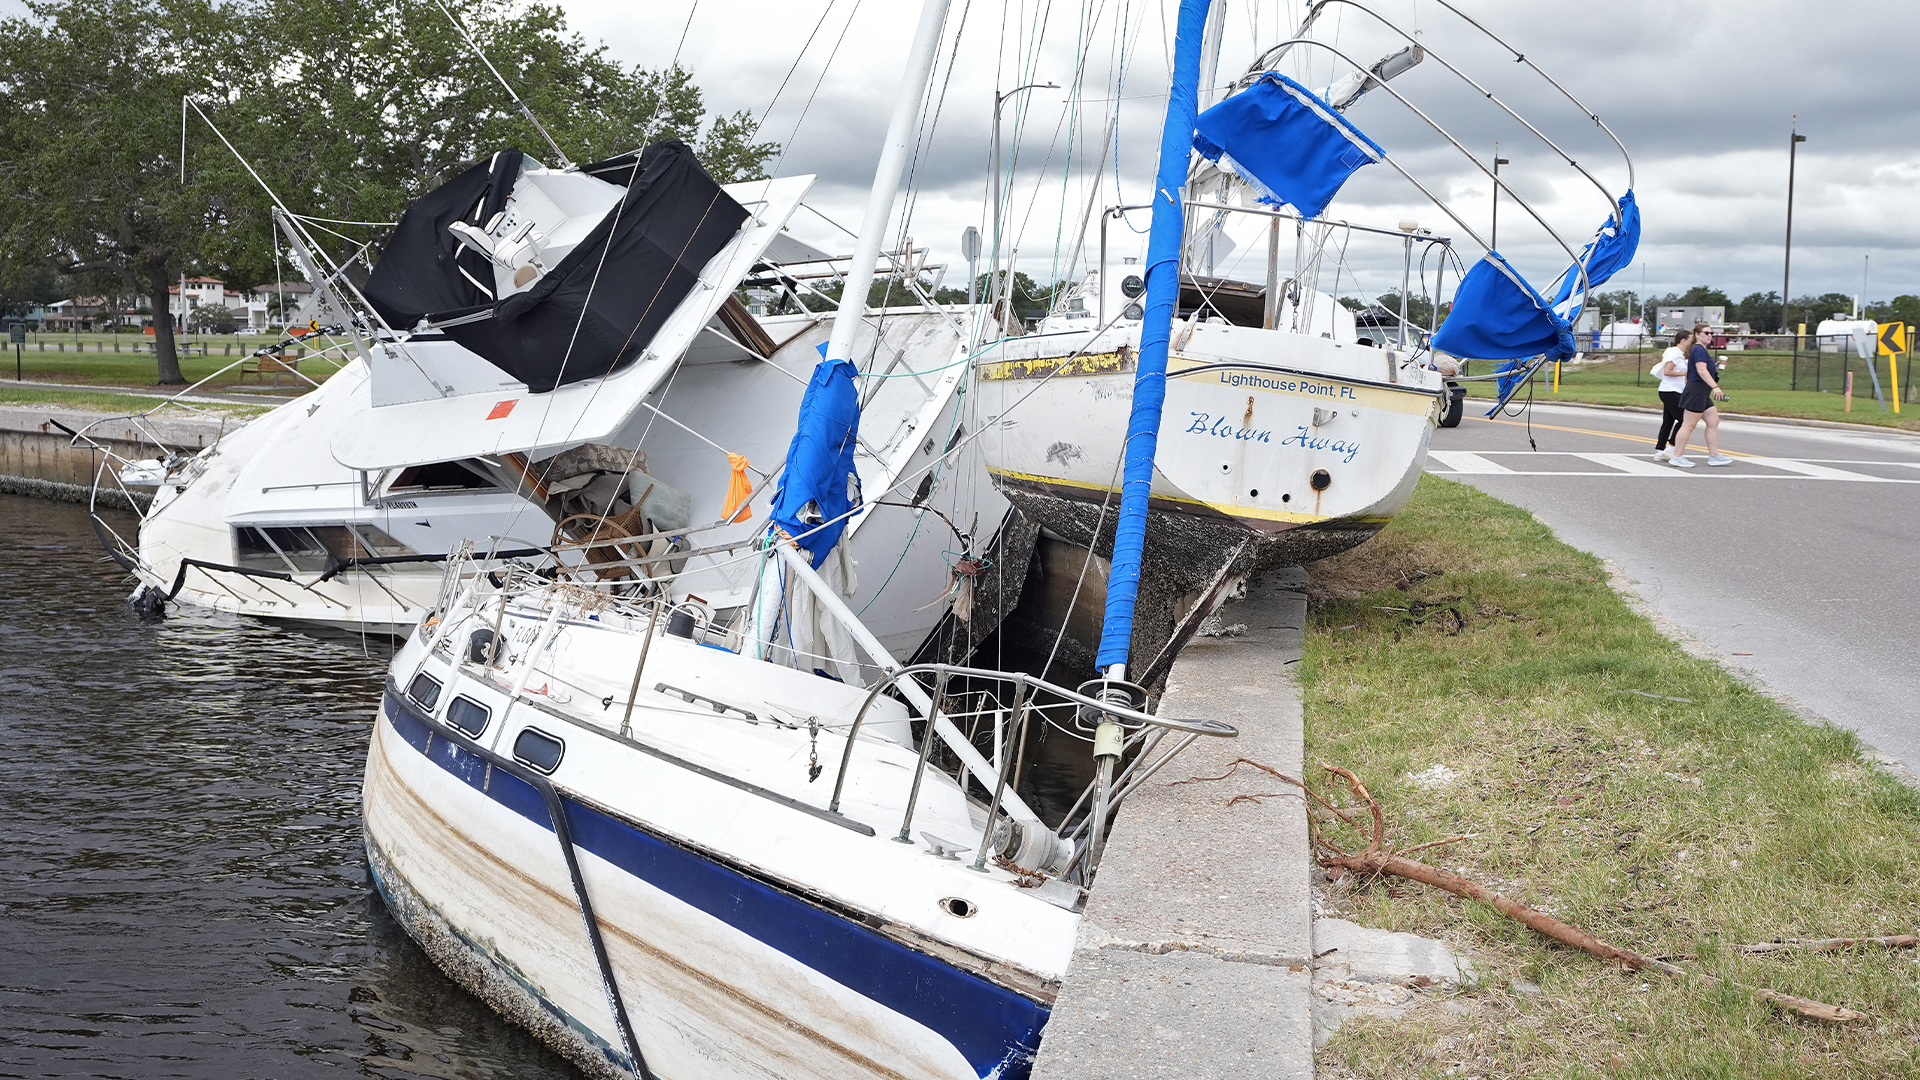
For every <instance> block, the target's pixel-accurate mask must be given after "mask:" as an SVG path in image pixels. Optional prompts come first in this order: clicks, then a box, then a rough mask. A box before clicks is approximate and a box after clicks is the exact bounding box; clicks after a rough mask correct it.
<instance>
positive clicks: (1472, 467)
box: [1427, 450, 1513, 475]
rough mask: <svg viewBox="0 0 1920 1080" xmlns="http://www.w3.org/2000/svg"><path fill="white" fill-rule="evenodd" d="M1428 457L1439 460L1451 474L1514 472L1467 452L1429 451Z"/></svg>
mask: <svg viewBox="0 0 1920 1080" xmlns="http://www.w3.org/2000/svg"><path fill="white" fill-rule="evenodd" d="M1427 457H1429V458H1433V459H1435V460H1438V461H1439V462H1440V464H1442V465H1445V466H1446V467H1447V469H1448V470H1449V471H1451V472H1456V473H1462V474H1468V475H1474V474H1488V473H1510V472H1512V471H1513V470H1512V469H1509V468H1507V467H1506V466H1505V465H1495V464H1494V463H1493V462H1491V461H1488V460H1487V459H1486V458H1483V457H1481V456H1480V455H1479V454H1470V453H1468V452H1467V451H1465V450H1429V451H1427Z"/></svg>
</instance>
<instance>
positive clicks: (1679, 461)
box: [1667, 457, 1693, 469]
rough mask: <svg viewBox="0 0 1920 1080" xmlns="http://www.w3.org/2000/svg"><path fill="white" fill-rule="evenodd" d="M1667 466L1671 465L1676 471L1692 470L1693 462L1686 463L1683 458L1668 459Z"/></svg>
mask: <svg viewBox="0 0 1920 1080" xmlns="http://www.w3.org/2000/svg"><path fill="white" fill-rule="evenodd" d="M1667 464H1669V465H1672V466H1673V467H1674V468H1676V469H1691V468H1693V462H1691V461H1688V460H1687V459H1686V458H1683V457H1676V458H1668V459H1667Z"/></svg>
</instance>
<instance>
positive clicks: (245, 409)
mask: <svg viewBox="0 0 1920 1080" xmlns="http://www.w3.org/2000/svg"><path fill="white" fill-rule="evenodd" d="M166 404H167V402H166V399H165V398H157V397H147V396H145V395H144V394H109V393H102V392H100V391H97V390H46V389H42V388H40V387H37V386H18V387H10V386H8V385H7V384H6V382H5V381H3V380H0V405H59V406H63V407H65V408H69V409H80V410H84V411H86V412H103V413H109V414H114V415H119V414H130V413H144V412H150V411H152V410H154V409H157V408H160V407H161V406H163V405H166ZM194 407H195V408H197V409H203V410H207V411H211V412H221V413H227V414H229V415H240V416H246V415H252V414H254V413H260V412H265V411H267V407H266V406H263V405H225V404H220V403H216V402H196V403H195V406H194ZM187 412H188V410H186V409H184V408H181V407H179V406H168V407H167V411H166V412H165V413H162V414H161V415H185V414H186V413H187Z"/></svg>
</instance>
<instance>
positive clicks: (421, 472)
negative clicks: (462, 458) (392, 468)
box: [386, 461, 499, 495]
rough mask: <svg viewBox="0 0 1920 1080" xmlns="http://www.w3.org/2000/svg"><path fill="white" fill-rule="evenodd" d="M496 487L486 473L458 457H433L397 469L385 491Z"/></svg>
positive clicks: (413, 492)
mask: <svg viewBox="0 0 1920 1080" xmlns="http://www.w3.org/2000/svg"><path fill="white" fill-rule="evenodd" d="M498 487H499V485H498V484H495V483H494V482H493V480H492V479H490V478H489V477H488V476H486V474H484V473H482V472H480V471H478V470H477V469H475V468H474V467H472V466H470V465H467V464H465V463H463V462H459V461H436V462H433V463H432V464H428V465H414V466H411V467H409V468H405V469H401V470H400V475H399V476H396V477H394V478H393V483H391V484H388V485H387V490H386V494H388V495H419V494H431V493H433V492H436V491H493V490H496V489H497V488H498Z"/></svg>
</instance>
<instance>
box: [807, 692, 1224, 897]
mask: <svg viewBox="0 0 1920 1080" xmlns="http://www.w3.org/2000/svg"><path fill="white" fill-rule="evenodd" d="M922 677H930V678H931V679H932V680H933V693H932V695H931V697H930V699H929V702H930V711H929V712H928V714H927V733H926V735H925V737H923V738H922V739H921V740H920V758H919V762H918V764H917V765H916V767H915V768H914V770H913V779H912V781H911V784H912V787H911V789H910V790H909V792H908V794H907V805H906V809H905V810H904V811H903V812H902V814H901V817H900V831H899V832H898V833H897V834H896V835H895V836H894V838H893V839H894V840H895V841H896V842H898V843H902V844H911V843H913V838H912V830H913V814H914V810H915V809H916V808H917V807H918V805H919V801H920V787H921V782H922V781H923V780H924V779H925V777H926V772H927V768H928V763H929V759H930V758H931V756H932V753H933V747H934V744H935V743H936V742H938V741H941V740H939V739H937V738H936V728H937V727H938V726H939V723H940V721H941V720H942V719H943V718H947V719H950V718H952V717H953V716H956V715H959V714H957V713H955V712H954V711H952V710H951V709H949V708H947V707H946V705H947V702H948V700H949V699H948V695H947V691H948V689H949V687H950V686H951V685H952V682H953V680H954V679H956V678H958V679H962V680H965V681H966V682H967V683H968V685H969V686H970V687H975V688H977V687H978V685H979V684H982V683H985V684H987V685H988V686H1001V687H1006V688H1007V689H1008V691H1009V693H1010V697H1011V704H1010V705H1008V706H1007V708H1006V709H1005V710H1004V711H1003V710H999V709H995V710H994V711H995V712H996V713H1002V712H1004V715H1005V716H1006V718H1007V719H1006V722H1005V723H1000V722H999V717H998V716H997V717H996V724H995V727H996V729H997V732H996V740H995V741H996V746H995V753H994V761H995V763H996V768H995V770H994V773H993V783H992V784H990V785H986V786H987V787H988V788H989V790H990V791H991V793H992V794H991V802H990V803H989V804H988V807H987V820H988V823H989V824H988V827H987V828H986V829H985V830H984V831H983V832H982V834H981V837H980V845H979V848H978V849H977V850H976V851H975V853H974V859H973V868H974V869H975V870H985V869H986V865H987V855H988V850H989V848H990V847H991V845H992V843H993V841H994V838H995V829H994V828H993V826H992V822H993V820H994V819H995V818H996V817H997V816H998V814H999V811H1000V805H1001V800H1002V799H1003V798H1004V797H1005V795H1006V793H1007V791H1008V787H1009V784H1010V783H1015V782H1017V777H1015V776H1014V775H1013V773H1014V772H1015V770H1016V769H1018V767H1019V762H1020V761H1021V754H1020V753H1019V748H1020V747H1021V746H1022V745H1023V744H1024V742H1025V739H1026V734H1027V729H1028V726H1029V723H1030V722H1031V720H1032V719H1033V718H1035V717H1039V718H1041V720H1042V721H1043V722H1048V723H1053V724H1056V725H1061V726H1064V724H1062V721H1061V720H1059V719H1055V718H1054V717H1052V716H1048V715H1047V714H1048V713H1049V712H1060V711H1066V712H1068V713H1069V714H1070V715H1071V718H1072V722H1073V723H1076V724H1078V725H1079V726H1081V727H1083V728H1085V729H1086V730H1087V731H1088V732H1089V733H1091V732H1092V731H1093V730H1094V728H1095V727H1096V725H1097V724H1098V723H1099V722H1101V721H1112V722H1114V723H1117V724H1119V725H1120V726H1121V727H1122V728H1123V729H1128V730H1131V731H1133V732H1134V735H1133V736H1131V737H1130V739H1129V741H1130V742H1131V743H1132V745H1133V747H1135V748H1136V749H1138V750H1141V751H1142V753H1139V754H1136V757H1135V761H1134V766H1136V767H1137V766H1140V765H1142V763H1143V760H1144V759H1145V757H1146V753H1147V752H1148V751H1150V749H1152V748H1158V747H1159V745H1160V743H1161V740H1162V739H1163V738H1164V736H1166V735H1168V734H1178V735H1179V736H1181V738H1180V739H1179V740H1177V741H1176V744H1175V745H1174V746H1172V747H1170V748H1167V750H1166V752H1165V753H1164V754H1161V755H1159V756H1158V757H1156V758H1154V759H1153V760H1152V761H1150V762H1146V764H1145V768H1144V771H1141V772H1140V774H1139V775H1138V777H1137V778H1134V779H1133V780H1132V783H1131V786H1126V787H1122V786H1120V785H1122V784H1126V783H1127V781H1128V780H1129V779H1130V776H1131V771H1130V772H1129V773H1123V774H1122V775H1121V777H1120V778H1119V782H1118V783H1117V784H1116V794H1115V796H1114V797H1113V799H1112V800H1111V801H1110V803H1109V805H1110V806H1112V805H1117V804H1118V800H1119V797H1120V796H1121V795H1123V794H1124V793H1125V792H1126V791H1130V790H1132V789H1133V788H1134V787H1138V786H1139V781H1141V780H1144V779H1145V778H1146V777H1147V776H1151V775H1152V774H1153V773H1154V772H1157V771H1158V770H1159V768H1160V766H1162V765H1164V764H1166V762H1167V760H1169V759H1171V758H1172V757H1173V755H1175V754H1177V753H1179V752H1180V751H1181V750H1183V749H1185V748H1186V747H1187V746H1189V745H1191V744H1192V742H1193V741H1194V740H1195V739H1198V738H1200V737H1202V736H1212V737H1215V738H1231V737H1234V736H1236V735H1238V734H1239V731H1238V730H1237V729H1235V728H1234V727H1233V725H1231V724H1225V723H1222V722H1220V721H1218V720H1184V719H1176V718H1172V717H1165V716H1155V715H1154V714H1152V713H1149V712H1145V711H1142V710H1140V709H1135V708H1131V707H1128V706H1125V705H1120V704H1117V703H1115V702H1112V701H1103V700H1100V699H1097V698H1094V697H1090V696H1088V695H1087V694H1084V693H1082V692H1081V691H1079V690H1073V689H1069V688H1067V687H1065V686H1061V685H1059V684H1058V683H1053V682H1049V681H1048V680H1046V679H1042V678H1038V677H1036V676H1033V675H1029V674H1027V673H1025V672H1005V671H994V670H989V669H986V668H975V667H964V666H961V665H957V664H911V665H908V666H906V667H901V668H895V669H894V670H892V671H890V672H888V673H887V674H886V676H885V677H884V678H882V679H880V680H879V681H877V682H875V683H874V684H873V686H872V687H871V688H869V690H868V692H867V699H866V701H865V702H863V703H862V704H861V706H860V711H859V712H858V713H857V714H855V716H854V719H853V725H852V727H851V728H849V729H848V731H847V745H846V748H845V750H843V751H842V753H841V756H840V769H839V773H838V774H837V775H836V777H835V779H834V784H833V797H832V799H831V800H830V801H829V802H828V803H827V811H828V812H829V813H839V812H840V799H841V796H842V794H843V793H844V790H845V787H846V782H847V771H848V768H849V766H850V765H851V764H852V761H853V747H854V739H855V737H857V736H858V735H859V732H860V726H861V725H862V724H863V723H864V722H865V721H866V718H867V715H868V714H869V713H870V712H871V711H872V709H873V706H874V704H875V703H876V702H878V701H879V700H880V698H881V696H882V695H883V694H885V693H886V692H887V691H888V690H890V689H896V688H897V689H901V690H904V689H905V688H906V687H908V686H913V687H915V688H916V689H917V688H918V686H919V684H918V682H917V680H918V679H920V678H922ZM1042 694H1044V695H1048V696H1049V697H1051V698H1052V699H1053V700H1052V701H1051V702H1050V703H1048V704H1040V703H1039V695H1042ZM1149 744H1151V745H1150V746H1149ZM1097 783H1098V781H1097V780H1096V781H1095V784H1097ZM1093 794H1094V785H1093V784H1090V785H1088V787H1087V789H1086V791H1085V792H1084V793H1083V794H1082V796H1081V798H1080V799H1079V800H1078V801H1076V802H1075V804H1074V806H1073V808H1072V809H1070V810H1069V811H1068V814H1067V818H1066V820H1064V821H1063V822H1062V824H1063V826H1064V825H1066V824H1068V823H1069V822H1071V821H1072V819H1073V817H1074V815H1075V814H1076V813H1077V812H1078V810H1079V808H1080V807H1081V806H1084V805H1086V804H1087V801H1088V799H1089V797H1091V796H1092V795H1093ZM1088 823H1089V821H1088V820H1082V821H1081V823H1080V827H1079V828H1076V829H1075V830H1073V832H1072V833H1069V834H1068V835H1066V836H1065V837H1064V838H1065V839H1068V840H1075V839H1078V838H1079V834H1080V833H1086V832H1087V831H1088V830H1087V829H1086V825H1087V824H1088ZM1097 827H1098V826H1096V828H1097ZM1085 839H1086V842H1085V843H1084V844H1080V845H1079V846H1078V850H1076V851H1075V852H1074V854H1073V856H1072V857H1071V858H1070V859H1069V860H1068V861H1067V863H1066V865H1064V866H1059V867H1056V869H1058V870H1059V871H1060V872H1062V873H1068V872H1071V871H1072V870H1073V869H1074V867H1075V866H1076V865H1077V864H1078V863H1079V862H1080V861H1081V856H1082V855H1083V854H1085V853H1087V852H1089V851H1092V850H1094V849H1095V848H1097V846H1098V843H1099V839H1100V838H1099V837H1097V836H1094V835H1091V834H1090V833H1089V834H1088V835H1086V837H1085ZM1090 869H1091V868H1089V870H1090Z"/></svg>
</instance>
